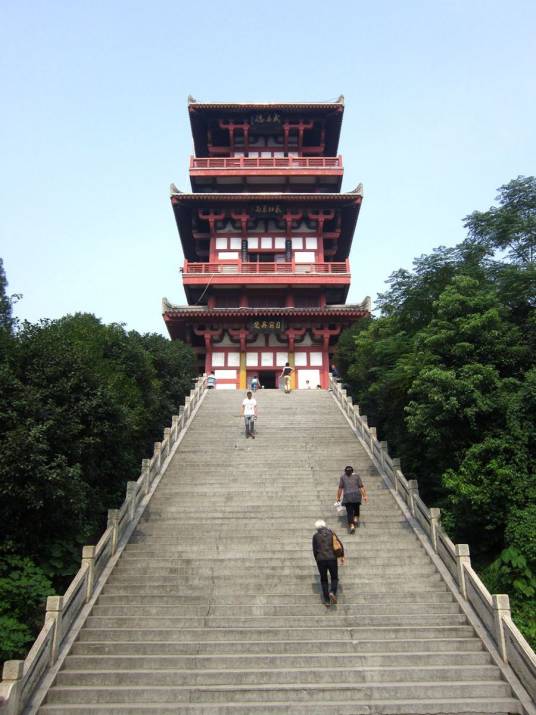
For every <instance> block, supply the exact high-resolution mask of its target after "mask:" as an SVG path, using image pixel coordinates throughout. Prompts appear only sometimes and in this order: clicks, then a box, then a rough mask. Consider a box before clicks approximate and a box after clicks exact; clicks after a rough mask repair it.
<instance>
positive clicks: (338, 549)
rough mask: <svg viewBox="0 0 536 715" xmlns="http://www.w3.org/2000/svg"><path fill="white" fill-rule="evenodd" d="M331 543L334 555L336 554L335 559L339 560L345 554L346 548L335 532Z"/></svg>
mask: <svg viewBox="0 0 536 715" xmlns="http://www.w3.org/2000/svg"><path fill="white" fill-rule="evenodd" d="M331 543H332V547H333V553H334V554H335V558H337V559H339V558H340V557H341V556H343V554H344V547H343V545H342V543H341V542H340V541H339V537H338V536H337V534H336V533H335V532H333V534H332V536H331Z"/></svg>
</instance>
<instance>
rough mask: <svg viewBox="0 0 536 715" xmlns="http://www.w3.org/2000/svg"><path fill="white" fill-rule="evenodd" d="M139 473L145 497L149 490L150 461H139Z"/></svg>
mask: <svg viewBox="0 0 536 715" xmlns="http://www.w3.org/2000/svg"><path fill="white" fill-rule="evenodd" d="M141 473H142V474H143V479H142V489H143V493H144V495H147V494H148V493H149V489H150V488H151V460H150V459H142V460H141Z"/></svg>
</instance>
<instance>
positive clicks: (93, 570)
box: [0, 376, 206, 715]
mask: <svg viewBox="0 0 536 715" xmlns="http://www.w3.org/2000/svg"><path fill="white" fill-rule="evenodd" d="M205 390H206V377H205V376H203V377H200V378H198V379H197V380H196V381H195V386H194V388H193V389H192V390H191V391H190V395H189V396H187V397H186V398H185V405H184V408H183V407H181V408H179V415H174V416H173V417H172V420H171V427H166V429H165V430H164V439H163V441H162V442H156V443H155V445H154V452H153V456H152V458H151V459H144V460H142V468H141V474H140V476H139V477H138V479H137V480H136V481H131V482H127V490H126V492H127V493H126V498H125V500H124V502H123V504H122V505H121V507H120V508H119V509H110V510H109V511H108V523H107V527H106V530H105V531H104V533H103V534H102V536H101V538H100V539H99V542H98V543H97V544H96V545H95V546H84V547H83V549H82V564H81V567H80V570H79V571H78V573H77V574H76V576H75V577H74V578H73V580H72V582H71V584H70V585H69V588H68V589H67V591H66V592H65V594H64V595H63V596H49V598H48V599H47V604H46V613H45V622H44V625H43V628H42V629H41V632H40V633H39V635H38V636H37V638H36V640H35V642H34V644H33V646H32V648H31V650H30V652H29V653H28V655H27V656H26V658H25V659H24V660H8V661H6V662H5V663H4V669H3V673H2V682H1V683H0V713H1V715H19V714H20V713H22V712H23V711H24V709H25V708H26V706H27V705H28V703H29V702H30V701H31V698H32V695H33V693H34V691H35V689H36V688H37V687H38V685H39V683H40V682H41V681H42V679H43V678H44V677H45V676H46V674H47V672H48V671H49V670H50V668H51V667H52V666H53V665H54V664H55V663H56V662H57V660H58V658H59V657H60V654H61V652H62V647H63V646H64V645H65V643H66V640H67V638H68V637H69V636H71V635H72V630H73V627H77V626H78V627H79V626H80V625H81V624H80V623H77V619H78V617H79V616H81V614H82V610H83V608H84V607H85V606H86V604H88V603H89V602H90V601H91V600H92V599H94V598H95V597H96V595H97V594H98V592H100V590H101V589H102V586H103V585H104V582H105V581H106V578H107V576H108V573H105V571H106V569H107V567H108V566H109V565H110V562H111V559H113V558H114V557H115V556H116V554H117V553H118V550H119V549H120V548H121V547H122V546H124V544H125V543H126V541H127V540H128V537H129V536H130V533H131V532H132V530H133V529H134V527H135V525H136V523H137V521H138V519H139V518H140V516H141V514H142V513H143V510H144V509H145V506H146V505H147V503H148V500H149V496H150V492H151V487H153V486H154V485H155V482H156V480H157V479H158V478H159V477H161V476H162V470H163V467H164V466H165V464H166V460H167V458H168V457H169V456H170V454H171V452H172V450H173V448H174V447H175V446H176V445H177V441H178V440H179V437H180V435H181V434H182V433H183V431H184V430H185V429H186V427H187V426H188V424H187V423H188V422H189V421H190V419H191V417H192V416H193V413H194V411H195V409H196V407H197V406H198V404H199V402H200V401H201V399H202V398H203V396H204V393H205Z"/></svg>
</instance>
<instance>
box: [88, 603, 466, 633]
mask: <svg viewBox="0 0 536 715" xmlns="http://www.w3.org/2000/svg"><path fill="white" fill-rule="evenodd" d="M414 622H415V614H413V613H407V614H406V613H396V614H392V615H389V614H381V615H370V614H368V613H361V614H354V615H351V616H349V615H347V614H344V613H339V612H338V609H335V608H334V609H333V610H332V611H330V613H329V616H324V617H323V618H319V615H318V614H317V615H312V616H244V617H242V616H241V615H240V616H235V617H234V618H233V617H231V616H226V617H220V616H206V617H195V616H187V617H182V618H181V617H180V616H169V615H166V616H160V617H155V616H145V617H144V618H143V620H142V621H141V620H140V617H139V616H126V615H125V616H89V618H88V619H87V621H86V626H87V628H96V629H98V628H101V629H106V628H110V629H112V628H114V629H115V628H118V629H119V628H127V629H128V628H139V627H140V624H143V628H146V629H152V628H158V629H162V628H169V629H175V628H209V629H212V628H218V629H219V628H231V629H236V628H241V629H253V628H311V629H313V628H317V627H319V626H320V625H321V626H323V627H327V625H328V623H329V626H331V627H337V628H363V627H365V626H376V625H378V626H383V627H386V626H394V627H400V626H411V625H412V624H413V623H414ZM418 623H419V626H421V627H422V626H455V625H464V624H466V623H467V618H466V617H465V615H463V614H461V613H446V614H441V613H431V614H420V615H419V616H418Z"/></svg>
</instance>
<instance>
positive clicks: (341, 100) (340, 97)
mask: <svg viewBox="0 0 536 715" xmlns="http://www.w3.org/2000/svg"><path fill="white" fill-rule="evenodd" d="M337 104H342V105H343V107H344V94H340V95H339V98H338V100H337Z"/></svg>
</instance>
